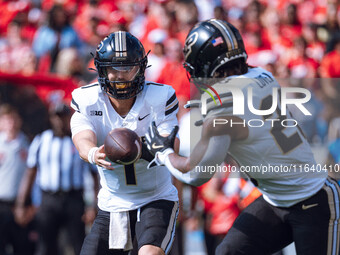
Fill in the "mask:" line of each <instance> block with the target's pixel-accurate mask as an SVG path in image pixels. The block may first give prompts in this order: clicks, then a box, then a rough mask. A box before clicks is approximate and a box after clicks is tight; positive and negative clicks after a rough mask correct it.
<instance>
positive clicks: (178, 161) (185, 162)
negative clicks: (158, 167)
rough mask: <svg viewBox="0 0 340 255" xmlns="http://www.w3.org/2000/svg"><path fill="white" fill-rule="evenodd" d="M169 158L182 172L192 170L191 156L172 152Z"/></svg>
mask: <svg viewBox="0 0 340 255" xmlns="http://www.w3.org/2000/svg"><path fill="white" fill-rule="evenodd" d="M169 160H170V162H171V164H172V166H173V167H174V168H176V169H178V170H179V171H181V172H182V173H186V172H188V171H190V170H191V167H190V163H189V160H190V158H187V157H182V156H179V155H178V154H176V153H172V154H170V155H169Z"/></svg>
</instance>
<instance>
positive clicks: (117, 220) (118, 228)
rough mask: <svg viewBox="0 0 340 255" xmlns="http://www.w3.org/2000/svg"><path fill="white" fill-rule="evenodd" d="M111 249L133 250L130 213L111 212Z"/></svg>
mask: <svg viewBox="0 0 340 255" xmlns="http://www.w3.org/2000/svg"><path fill="white" fill-rule="evenodd" d="M109 249H121V250H124V251H128V250H132V238H131V229H130V217H129V212H116V213H115V212H111V213H110V229H109Z"/></svg>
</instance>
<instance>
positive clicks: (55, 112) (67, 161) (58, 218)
mask: <svg viewBox="0 0 340 255" xmlns="http://www.w3.org/2000/svg"><path fill="white" fill-rule="evenodd" d="M71 115H72V112H71V109H70V108H69V107H68V106H66V105H65V104H57V105H53V106H51V107H50V109H49V117H50V122H51V127H52V128H51V129H49V130H46V131H44V132H43V133H41V134H39V135H37V136H36V137H35V138H34V140H33V142H32V143H31V145H30V148H29V151H28V159H27V166H28V169H27V171H26V174H25V176H24V178H23V181H22V182H21V186H20V189H19V195H18V198H17V201H16V207H17V208H16V214H17V215H16V218H17V219H19V223H20V219H24V218H25V217H24V215H25V213H26V207H25V206H26V204H27V201H28V200H29V198H30V194H31V190H32V186H33V184H34V181H35V178H36V176H37V183H38V185H39V187H40V189H41V191H42V198H41V205H40V208H39V210H38V214H37V222H38V233H39V241H38V247H37V249H38V250H37V254H38V255H46V254H48V255H57V254H59V253H58V235H59V231H60V229H61V228H62V227H65V228H66V232H67V234H68V238H67V240H68V241H69V244H70V245H72V247H73V250H74V253H75V254H79V253H80V249H81V246H82V243H83V240H84V237H85V222H84V221H83V220H82V217H83V215H84V209H85V205H84V199H83V184H84V174H85V173H86V171H88V170H90V168H91V165H89V164H88V163H86V162H85V161H83V160H81V159H80V157H79V154H78V152H77V150H76V149H75V147H74V145H73V143H72V140H71V132H70V124H69V123H70V117H71ZM90 172H91V175H92V176H93V178H94V183H95V187H94V190H95V191H97V190H98V185H97V184H98V179H97V175H96V172H94V170H92V171H90ZM95 193H97V192H95ZM95 203H96V201H95V200H94V205H95ZM93 208H94V207H93ZM92 211H93V210H92ZM92 214H93V215H94V213H92ZM94 216H95V215H94ZM85 218H87V217H86V216H85V217H83V219H85Z"/></svg>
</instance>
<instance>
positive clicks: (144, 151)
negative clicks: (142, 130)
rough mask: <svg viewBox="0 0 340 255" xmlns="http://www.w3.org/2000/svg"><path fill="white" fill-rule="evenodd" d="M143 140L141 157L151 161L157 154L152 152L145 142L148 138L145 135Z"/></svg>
mask: <svg viewBox="0 0 340 255" xmlns="http://www.w3.org/2000/svg"><path fill="white" fill-rule="evenodd" d="M141 140H142V155H141V158H142V159H144V160H146V161H148V162H151V161H152V160H153V158H154V157H155V156H154V155H152V154H151V152H150V151H149V149H148V147H147V144H146V142H145V140H146V138H145V136H142V137H141Z"/></svg>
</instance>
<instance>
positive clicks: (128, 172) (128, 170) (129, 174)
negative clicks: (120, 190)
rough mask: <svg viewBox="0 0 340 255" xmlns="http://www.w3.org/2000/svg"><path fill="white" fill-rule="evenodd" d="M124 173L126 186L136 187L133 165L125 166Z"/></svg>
mask: <svg viewBox="0 0 340 255" xmlns="http://www.w3.org/2000/svg"><path fill="white" fill-rule="evenodd" d="M124 171H125V181H126V185H137V179H136V172H135V164H130V165H125V166H124Z"/></svg>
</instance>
